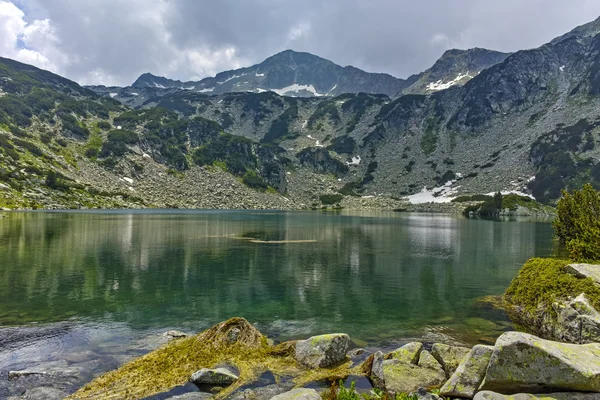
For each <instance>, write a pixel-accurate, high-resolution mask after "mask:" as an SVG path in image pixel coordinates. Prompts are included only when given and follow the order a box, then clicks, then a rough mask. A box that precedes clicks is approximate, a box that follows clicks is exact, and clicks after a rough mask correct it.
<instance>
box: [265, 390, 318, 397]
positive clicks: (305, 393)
mask: <svg viewBox="0 0 600 400" xmlns="http://www.w3.org/2000/svg"><path fill="white" fill-rule="evenodd" d="M271 400H322V399H321V396H320V395H319V393H317V391H316V390H314V389H305V388H302V389H294V390H290V391H289V392H285V393H281V394H278V395H277V396H274V397H271Z"/></svg>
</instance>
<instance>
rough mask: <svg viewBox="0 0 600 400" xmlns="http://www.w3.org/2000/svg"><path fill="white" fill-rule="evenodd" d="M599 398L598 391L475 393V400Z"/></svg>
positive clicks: (572, 399) (586, 399)
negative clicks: (512, 393)
mask: <svg viewBox="0 0 600 400" xmlns="http://www.w3.org/2000/svg"><path fill="white" fill-rule="evenodd" d="M536 399H537V400H599V399H600V394H597V393H576V392H563V393H549V394H538V395H534V394H525V393H519V394H514V395H504V394H500V393H495V392H490V391H483V392H479V393H477V394H476V395H475V397H474V398H473V400H536Z"/></svg>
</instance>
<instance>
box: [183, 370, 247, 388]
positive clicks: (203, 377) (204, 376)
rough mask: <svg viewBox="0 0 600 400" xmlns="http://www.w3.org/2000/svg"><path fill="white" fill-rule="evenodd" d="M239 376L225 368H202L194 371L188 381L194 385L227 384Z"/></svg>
mask: <svg viewBox="0 0 600 400" xmlns="http://www.w3.org/2000/svg"><path fill="white" fill-rule="evenodd" d="M238 379H239V377H238V376H237V375H235V374H234V373H233V372H231V371H229V370H228V369H227V368H215V369H209V368H202V369H201V370H199V371H196V372H194V373H193V374H192V376H191V377H190V382H193V383H195V384H196V386H221V387H225V386H229V385H231V384H232V383H234V382H235V381H237V380H238Z"/></svg>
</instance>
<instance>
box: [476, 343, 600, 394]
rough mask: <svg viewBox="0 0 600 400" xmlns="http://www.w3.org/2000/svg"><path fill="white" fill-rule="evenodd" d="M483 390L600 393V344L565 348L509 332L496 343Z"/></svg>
mask: <svg viewBox="0 0 600 400" xmlns="http://www.w3.org/2000/svg"><path fill="white" fill-rule="evenodd" d="M481 389H482V390H492V391H497V392H502V393H519V392H524V393H544V392H552V391H557V390H571V391H583V392H600V344H596V343H594V344H584V345H576V344H565V343H558V342H551V341H549V340H544V339H540V338H538V337H535V336H533V335H529V334H526V333H520V332H506V333H504V334H503V335H502V336H500V337H499V338H498V340H497V341H496V346H495V347H494V352H493V353H492V357H491V359H490V363H489V367H488V370H487V373H486V376H485V380H484V382H483V384H482V386H481Z"/></svg>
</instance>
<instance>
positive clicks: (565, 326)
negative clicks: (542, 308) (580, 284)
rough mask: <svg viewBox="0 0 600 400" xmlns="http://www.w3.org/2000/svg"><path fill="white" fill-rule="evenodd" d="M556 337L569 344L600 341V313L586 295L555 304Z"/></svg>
mask: <svg viewBox="0 0 600 400" xmlns="http://www.w3.org/2000/svg"><path fill="white" fill-rule="evenodd" d="M552 307H553V308H554V311H555V312H556V322H557V324H558V326H557V327H556V329H555V331H556V333H555V336H556V337H558V338H560V339H561V340H563V341H566V342H569V343H579V344H583V343H595V342H599V341H600V313H599V312H598V311H597V310H596V309H595V308H594V307H593V306H592V305H591V303H590V301H589V300H588V299H587V297H586V295H585V294H584V293H582V294H580V295H579V296H577V297H576V298H575V299H573V300H570V301H566V302H564V301H563V302H555V303H554V304H553V305H552Z"/></svg>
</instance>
